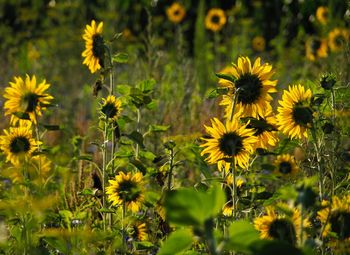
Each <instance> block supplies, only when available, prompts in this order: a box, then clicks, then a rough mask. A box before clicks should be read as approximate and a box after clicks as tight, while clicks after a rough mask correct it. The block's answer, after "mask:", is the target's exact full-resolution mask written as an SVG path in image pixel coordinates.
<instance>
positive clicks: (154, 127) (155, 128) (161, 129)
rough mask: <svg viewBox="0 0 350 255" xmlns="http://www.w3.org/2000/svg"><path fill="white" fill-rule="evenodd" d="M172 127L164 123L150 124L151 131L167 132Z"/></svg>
mask: <svg viewBox="0 0 350 255" xmlns="http://www.w3.org/2000/svg"><path fill="white" fill-rule="evenodd" d="M169 128H170V126H169V125H167V126H164V125H150V126H149V131H150V132H165V131H168V129H169Z"/></svg>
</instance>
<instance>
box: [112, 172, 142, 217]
mask: <svg viewBox="0 0 350 255" xmlns="http://www.w3.org/2000/svg"><path fill="white" fill-rule="evenodd" d="M142 178H143V176H142V174H141V173H136V174H131V173H127V174H124V173H123V172H119V174H118V175H116V177H115V179H114V180H109V181H108V182H109V183H110V186H109V187H107V188H106V194H107V195H108V200H109V201H110V202H111V203H112V205H121V204H123V203H125V205H126V207H127V208H128V209H129V210H131V211H132V212H137V211H139V210H140V208H141V206H142V203H143V201H144V195H143V194H142V193H143V181H142Z"/></svg>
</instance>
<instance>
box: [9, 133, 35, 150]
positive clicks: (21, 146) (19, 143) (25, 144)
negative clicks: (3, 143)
mask: <svg viewBox="0 0 350 255" xmlns="http://www.w3.org/2000/svg"><path fill="white" fill-rule="evenodd" d="M29 150H30V142H29V140H28V139H27V138H26V137H24V136H18V137H15V138H14V139H13V140H12V141H11V143H10V151H11V152H12V153H14V154H17V153H21V152H27V151H29Z"/></svg>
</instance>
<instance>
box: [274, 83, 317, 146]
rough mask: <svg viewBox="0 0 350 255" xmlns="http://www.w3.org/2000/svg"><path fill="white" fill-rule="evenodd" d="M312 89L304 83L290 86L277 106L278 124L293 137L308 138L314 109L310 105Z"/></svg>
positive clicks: (285, 132)
mask: <svg viewBox="0 0 350 255" xmlns="http://www.w3.org/2000/svg"><path fill="white" fill-rule="evenodd" d="M311 96H312V93H311V90H310V89H307V90H305V88H304V86H302V85H300V84H299V85H293V86H289V90H288V91H287V90H285V91H284V93H283V96H282V100H279V101H278V102H279V104H280V106H279V107H278V108H277V111H278V114H277V125H278V126H279V127H278V128H279V130H280V131H282V132H283V133H284V134H285V135H288V136H290V137H291V138H296V137H297V138H299V139H302V138H303V137H305V138H307V137H308V135H307V131H308V130H309V129H310V128H311V127H312V123H313V110H312V108H311V107H310V100H311Z"/></svg>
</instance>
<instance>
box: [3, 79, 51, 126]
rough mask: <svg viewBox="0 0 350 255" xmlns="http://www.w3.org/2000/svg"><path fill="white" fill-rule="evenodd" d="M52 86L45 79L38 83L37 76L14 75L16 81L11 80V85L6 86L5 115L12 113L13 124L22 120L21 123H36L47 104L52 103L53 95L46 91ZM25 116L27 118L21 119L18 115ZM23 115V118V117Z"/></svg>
mask: <svg viewBox="0 0 350 255" xmlns="http://www.w3.org/2000/svg"><path fill="white" fill-rule="evenodd" d="M49 87H50V84H47V83H46V81H45V80H43V81H42V82H41V83H39V84H37V82H36V77H35V75H33V77H32V78H31V77H30V76H29V75H26V78H25V79H24V80H23V79H22V77H14V82H10V86H9V87H7V88H5V93H4V98H6V99H7V100H6V102H5V104H4V109H5V110H6V111H5V115H11V124H16V123H17V122H18V121H20V125H26V124H29V125H30V124H31V122H33V123H34V124H36V121H37V117H38V116H41V115H42V112H41V111H43V110H45V109H46V107H45V106H46V105H48V104H49V103H50V101H51V100H52V99H53V97H52V96H51V95H49V94H46V93H45V91H46V90H47V89H48V88H49ZM18 114H20V115H22V117H24V115H26V116H25V118H26V119H20V118H19V117H17V116H16V115H18ZM22 117H21V118H22Z"/></svg>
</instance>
